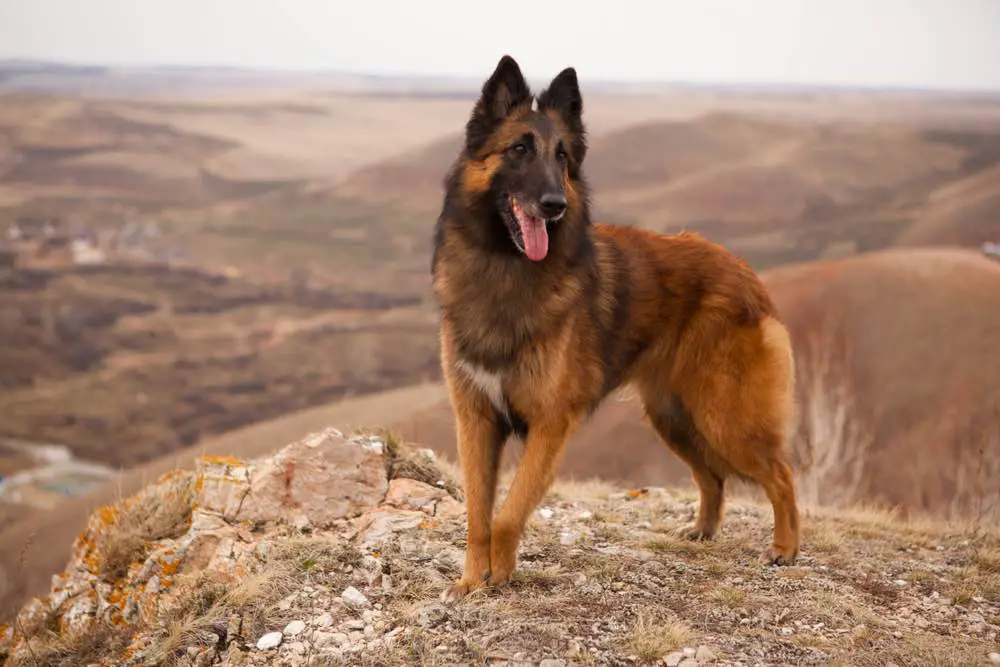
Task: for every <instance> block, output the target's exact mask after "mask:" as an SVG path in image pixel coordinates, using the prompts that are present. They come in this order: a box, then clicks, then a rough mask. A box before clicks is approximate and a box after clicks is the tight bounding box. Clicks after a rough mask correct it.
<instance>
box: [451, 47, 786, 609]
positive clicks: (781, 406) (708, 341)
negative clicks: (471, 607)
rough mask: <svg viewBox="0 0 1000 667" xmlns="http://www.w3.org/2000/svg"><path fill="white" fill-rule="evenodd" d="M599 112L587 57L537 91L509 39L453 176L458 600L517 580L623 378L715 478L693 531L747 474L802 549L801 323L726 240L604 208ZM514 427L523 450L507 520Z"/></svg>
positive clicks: (782, 533) (715, 516)
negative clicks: (577, 448)
mask: <svg viewBox="0 0 1000 667" xmlns="http://www.w3.org/2000/svg"><path fill="white" fill-rule="evenodd" d="M582 114H583V100H582V97H581V93H580V87H579V82H578V80H577V74H576V70H575V69H574V68H572V67H567V68H566V69H564V70H563V71H561V72H560V73H559V74H558V75H557V76H556V77H555V78H554V79H552V81H551V82H550V84H549V86H548V87H547V88H546V89H545V90H544V91H542V92H541V93H540V94H539V95H538V97H537V99H536V98H535V96H534V94H533V93H532V92H531V90H530V89H529V86H528V84H527V82H526V81H525V79H524V76H523V75H522V73H521V68H520V66H519V65H518V63H517V62H516V61H515V60H514V59H513V58H512V57H510V56H509V55H504V56H503V57H502V58H501V59H500V61H499V63H498V64H497V66H496V69H495V71H494V72H493V74H492V75H491V76H490V77H489V79H487V80H486V82H485V83H484V84H483V86H482V90H481V95H480V97H479V99H478V101H477V102H476V104H475V106H474V108H473V110H472V113H471V115H470V117H469V119H468V121H467V123H466V125H465V141H464V145H463V146H462V148H461V150H460V151H459V154H458V156H457V158H456V159H455V161H454V163H453V164H452V166H451V168H450V169H449V170H448V173H447V176H446V177H445V179H444V184H443V185H444V201H443V204H442V208H441V213H440V215H439V217H438V219H437V223H436V226H435V232H434V241H433V257H432V262H431V275H432V284H433V292H434V298H435V301H436V304H437V306H438V308H439V312H440V355H441V368H442V372H443V376H444V381H445V385H446V387H447V391H448V395H449V400H450V403H451V406H452V409H453V412H454V415H455V420H456V431H457V438H458V443H457V444H458V454H459V459H460V462H461V469H462V476H463V479H464V488H465V494H466V501H465V502H466V508H467V510H468V520H467V529H468V541H467V546H466V553H465V567H464V572H463V574H462V576H461V578H459V579H458V580H457V581H456V582H455V583H454V584H453V585H451V586H450V587H448V588H446V589H445V590H444V591H443V593H442V599H443V601H445V602H448V601H454V600H457V599H459V598H461V597H463V596H464V595H466V594H467V593H469V592H470V591H473V590H475V589H478V588H480V587H482V586H484V585H489V586H494V585H500V584H504V583H506V582H508V581H509V579H510V577H511V575H512V573H513V572H514V569H515V561H516V556H517V550H518V545H519V542H520V540H521V536H522V533H523V530H524V527H525V524H526V522H527V520H528V518H529V516H530V515H531V513H532V512H533V511H534V510H535V509H536V508H537V506H538V504H539V503H540V502H541V500H542V498H543V496H544V495H545V493H546V492H547V490H548V489H549V488H550V486H551V484H552V483H553V481H554V479H555V476H556V470H557V468H558V465H559V463H560V461H561V460H562V456H563V452H564V447H565V443H566V441H567V439H568V438H569V437H570V436H571V435H572V433H573V432H574V430H575V429H576V428H577V427H579V426H580V424H581V423H583V422H584V421H585V420H586V419H588V418H589V417H590V415H591V414H592V413H593V411H594V410H595V409H596V408H597V407H598V406H599V405H600V404H601V403H602V401H603V400H604V399H605V398H606V397H607V396H608V394H609V393H611V392H612V391H614V390H615V389H616V388H618V387H622V386H625V385H629V386H631V387H633V388H635V389H636V390H637V392H638V396H639V397H640V398H641V400H642V403H643V406H644V408H645V414H646V417H647V418H648V421H649V422H650V424H651V425H652V427H653V428H654V429H655V430H656V432H657V433H658V435H659V436H660V437H661V438H662V440H663V441H664V442H665V443H666V444H667V445H668V446H669V448H670V450H672V451H673V453H674V454H676V455H677V456H678V457H680V458H681V459H682V460H683V461H684V462H685V463H686V464H687V465H688V466H689V467H690V469H691V475H692V478H693V480H694V481H695V483H696V484H697V486H698V489H699V493H700V498H699V503H700V505H699V509H698V514H697V518H696V520H695V522H694V525H693V526H692V527H690V528H689V529H687V530H686V531H685V534H686V536H687V537H689V538H691V539H711V538H712V537H713V536H714V535H715V534H716V532H717V531H718V529H719V525H720V523H721V522H722V518H723V496H724V488H725V483H726V480H727V479H728V478H730V477H732V476H735V477H737V478H741V479H744V480H749V481H751V482H753V483H756V484H759V485H760V486H761V487H763V489H764V491H765V492H766V493H767V496H768V498H769V500H770V501H771V504H772V506H773V512H774V534H773V543H772V545H771V548H770V551H769V552H768V556H769V558H770V560H771V562H772V563H775V564H790V563H792V562H794V560H795V558H796V556H797V555H798V552H799V539H800V535H799V513H798V505H797V501H796V489H795V483H794V480H793V476H792V471H791V468H790V467H789V465H788V463H787V459H786V454H785V447H786V441H787V437H788V432H789V423H790V420H791V418H792V413H793V411H794V409H795V406H794V398H793V395H794V375H795V367H794V360H793V356H792V348H791V342H790V339H789V335H788V332H787V330H786V328H785V326H784V325H783V324H782V323H781V321H780V320H779V317H778V313H777V312H776V309H775V306H774V304H773V303H772V302H771V299H770V297H769V295H768V293H767V292H766V290H765V288H764V286H763V284H762V283H761V281H760V280H759V278H758V277H757V275H756V274H755V273H754V272H753V271H752V270H751V269H750V267H749V266H748V265H747V264H746V263H745V262H744V261H743V260H742V259H740V258H738V257H736V256H735V255H732V254H730V253H729V252H728V251H727V250H726V249H725V248H723V247H722V246H720V245H717V244H715V243H712V242H709V241H708V240H706V239H704V238H702V237H701V236H699V235H697V234H694V233H688V232H683V233H680V234H676V235H665V234H659V233H654V232H651V231H646V230H642V229H638V228H634V227H629V226H623V225H612V224H600V223H597V222H594V221H592V220H591V215H590V195H589V191H588V186H587V181H586V179H585V177H584V174H583V169H582V168H583V162H584V158H585V156H586V153H587V137H586V129H585V127H584V123H583V116H582ZM512 435H516V436H517V437H518V438H519V439H520V440H521V441H522V442H523V443H524V452H523V455H522V457H521V459H520V461H519V463H518V466H517V470H516V472H515V476H514V479H513V482H512V484H511V486H510V489H509V490H508V494H507V497H506V499H505V502H504V505H503V507H502V508H500V509H499V511H498V512H497V513H496V516H495V517H494V503H495V498H496V487H497V476H498V468H499V461H500V455H501V451H502V448H503V446H504V444H505V442H506V441H507V440H508V438H510V437H511V436H512Z"/></svg>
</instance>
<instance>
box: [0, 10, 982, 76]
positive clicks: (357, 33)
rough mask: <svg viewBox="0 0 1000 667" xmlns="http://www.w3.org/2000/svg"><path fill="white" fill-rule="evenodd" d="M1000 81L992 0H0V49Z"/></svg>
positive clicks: (252, 60)
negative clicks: (509, 60)
mask: <svg viewBox="0 0 1000 667" xmlns="http://www.w3.org/2000/svg"><path fill="white" fill-rule="evenodd" d="M503 53H510V54H511V55H513V56H514V57H515V58H517V59H518V61H519V62H520V63H521V65H522V67H523V68H524V69H525V70H526V73H527V74H528V75H529V76H530V77H532V78H534V77H539V78H543V77H549V76H552V75H554V74H555V73H556V72H558V71H559V69H561V68H562V67H564V66H566V65H573V66H575V67H576V68H577V70H578V71H579V73H580V76H581V77H583V78H591V79H617V80H636V79H646V80H650V79H659V80H680V81H712V82H784V83H839V84H862V85H895V86H899V85H903V86H921V87H947V88H991V89H1000V0H729V1H725V0H683V1H679V0H659V1H656V0H650V1H642V0H635V1H627V0H602V1H601V2H593V0H591V1H590V2H588V0H576V1H575V2H568V1H565V0H558V1H553V0H548V1H544V2H543V0H489V1H486V2H475V1H472V0H469V1H467V2H460V1H459V0H399V1H398V2H389V1H383V2H376V1H375V0H281V1H280V2H279V1H278V0H272V1H264V0H0V58H4V57H30V58H44V59H54V60H69V61H82V62H91V63H110V64H149V63H153V64H213V65H243V66H253V67H267V68H285V69H287V68H291V69H344V70H353V71H367V72H392V73H415V74H459V75H471V76H475V77H482V76H485V75H487V74H489V71H491V70H492V68H493V66H494V65H495V64H496V61H497V60H498V59H499V57H500V56H501V55H502V54H503Z"/></svg>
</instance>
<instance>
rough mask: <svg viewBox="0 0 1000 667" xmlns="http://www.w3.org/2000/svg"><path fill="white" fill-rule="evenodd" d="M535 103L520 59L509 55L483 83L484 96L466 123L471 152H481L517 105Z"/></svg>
mask: <svg viewBox="0 0 1000 667" xmlns="http://www.w3.org/2000/svg"><path fill="white" fill-rule="evenodd" d="M530 102H531V89H530V88H528V82H527V81H525V80H524V75H523V74H521V68H520V67H519V66H518V64H517V61H516V60H514V59H513V58H511V57H510V56H507V55H505V56H504V57H503V58H501V59H500V62H499V63H498V64H497V68H496V69H495V70H494V71H493V74H492V76H490V78H489V79H487V80H486V83H484V84H483V91H482V95H481V96H480V98H479V101H478V102H476V106H475V108H474V109H473V110H472V117H471V118H470V119H469V122H468V123H467V124H466V126H465V143H466V146H467V147H468V149H469V152H470V153H475V152H476V151H478V150H479V149H480V148H481V147H482V145H483V143H485V142H486V139H487V138H488V137H489V135H490V134H491V133H492V132H493V130H495V129H496V126H497V125H499V124H500V123H501V122H503V120H504V119H505V118H506V117H507V116H508V115H510V112H511V111H513V110H514V109H515V108H517V107H519V106H521V105H523V104H528V103H530Z"/></svg>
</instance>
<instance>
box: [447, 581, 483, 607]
mask: <svg viewBox="0 0 1000 667" xmlns="http://www.w3.org/2000/svg"><path fill="white" fill-rule="evenodd" d="M482 586H483V581H470V580H468V579H464V578H462V579H459V580H458V581H456V582H455V583H454V584H452V585H451V586H449V587H448V588H446V589H444V590H443V591H441V602H443V603H444V604H452V603H454V602H457V601H458V600H461V599H462V598H464V597H465V596H466V595H468V594H469V593H471V592H472V591H474V590H476V589H477V588H482Z"/></svg>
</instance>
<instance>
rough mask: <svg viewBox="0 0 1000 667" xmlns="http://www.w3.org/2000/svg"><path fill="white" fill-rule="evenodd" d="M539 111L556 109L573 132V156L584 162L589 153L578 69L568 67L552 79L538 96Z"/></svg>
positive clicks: (577, 160) (579, 161)
mask: <svg viewBox="0 0 1000 667" xmlns="http://www.w3.org/2000/svg"><path fill="white" fill-rule="evenodd" d="M538 109H539V111H555V112H557V113H558V114H559V115H560V116H561V117H562V119H563V121H564V122H565V123H566V127H567V128H568V129H569V131H570V132H572V133H573V141H572V143H573V146H572V152H573V157H574V159H575V160H576V162H577V164H579V163H581V162H583V158H584V155H586V153H587V141H586V136H585V135H586V129H585V128H584V126H583V97H582V96H581V95H580V83H579V82H578V81H577V79H576V70H575V69H573V68H572V67H567V68H566V69H564V70H563V71H561V72H559V74H557V75H556V78H554V79H552V83H550V84H549V87H548V88H546V89H545V90H544V91H542V94H541V95H539V96H538Z"/></svg>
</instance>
